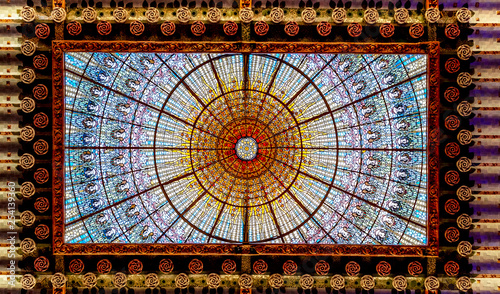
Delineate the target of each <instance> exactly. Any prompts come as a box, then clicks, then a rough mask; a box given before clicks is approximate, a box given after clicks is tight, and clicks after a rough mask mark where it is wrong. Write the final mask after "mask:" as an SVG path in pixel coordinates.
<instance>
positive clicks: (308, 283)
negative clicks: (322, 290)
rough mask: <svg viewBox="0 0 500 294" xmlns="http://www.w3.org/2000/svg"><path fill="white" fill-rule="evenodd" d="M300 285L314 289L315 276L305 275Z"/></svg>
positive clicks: (306, 288)
mask: <svg viewBox="0 0 500 294" xmlns="http://www.w3.org/2000/svg"><path fill="white" fill-rule="evenodd" d="M299 285H300V287H301V288H302V289H304V290H309V289H312V287H313V285H314V278H313V277H312V276H311V275H307V274H306V275H303V276H301V277H300V280H299Z"/></svg>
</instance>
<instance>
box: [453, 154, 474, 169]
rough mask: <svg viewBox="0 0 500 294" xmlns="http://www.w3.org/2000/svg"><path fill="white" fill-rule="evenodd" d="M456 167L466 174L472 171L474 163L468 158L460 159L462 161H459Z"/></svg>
mask: <svg viewBox="0 0 500 294" xmlns="http://www.w3.org/2000/svg"><path fill="white" fill-rule="evenodd" d="M456 165H457V168H458V170H459V171H461V172H463V173H466V172H468V171H470V169H471V167H472V161H471V160H470V159H469V158H467V157H460V159H459V160H457V163H456Z"/></svg>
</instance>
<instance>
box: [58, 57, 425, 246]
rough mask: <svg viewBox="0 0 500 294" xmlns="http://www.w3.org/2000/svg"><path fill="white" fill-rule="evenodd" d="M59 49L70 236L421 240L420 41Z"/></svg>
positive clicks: (107, 239)
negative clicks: (240, 49)
mask: <svg viewBox="0 0 500 294" xmlns="http://www.w3.org/2000/svg"><path fill="white" fill-rule="evenodd" d="M64 59H65V62H64V76H65V89H64V95H65V96H64V97H65V140H64V148H65V161H64V162H65V197H64V199H65V202H64V205H65V206H64V217H65V231H64V238H65V242H66V243H164V244H172V243H177V244H179V243H202V244H208V243H232V244H246V243H248V244H255V243H277V244H283V243H289V244H298V243H316V244H368V245H380V244H384V245H426V244H427V152H426V150H427V106H428V82H427V79H428V76H427V64H428V56H427V55H424V54H421V55H419V54H276V53H270V54H253V53H223V54H212V53H210V54H208V53H184V54H181V53H107V52H101V53H96V52H94V53H92V52H67V53H65V55H64ZM245 148H247V149H245Z"/></svg>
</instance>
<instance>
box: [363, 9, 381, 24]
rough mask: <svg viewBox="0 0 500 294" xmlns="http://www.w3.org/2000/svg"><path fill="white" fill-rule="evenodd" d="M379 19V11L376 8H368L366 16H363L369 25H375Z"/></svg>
mask: <svg viewBox="0 0 500 294" xmlns="http://www.w3.org/2000/svg"><path fill="white" fill-rule="evenodd" d="M378 18H379V14H378V11H377V9H375V8H368V9H367V10H365V14H364V16H363V19H364V20H365V22H366V23H367V24H374V23H376V22H377V20H378Z"/></svg>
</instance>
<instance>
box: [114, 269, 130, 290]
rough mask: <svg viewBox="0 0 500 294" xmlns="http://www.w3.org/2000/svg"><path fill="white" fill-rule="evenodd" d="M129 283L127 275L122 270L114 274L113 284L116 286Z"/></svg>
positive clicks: (119, 286) (121, 286)
mask: <svg viewBox="0 0 500 294" xmlns="http://www.w3.org/2000/svg"><path fill="white" fill-rule="evenodd" d="M126 284H127V275H126V274H124V273H121V272H118V273H116V274H115V275H114V276H113V285H114V286H115V287H116V288H123V287H125V285H126Z"/></svg>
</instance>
